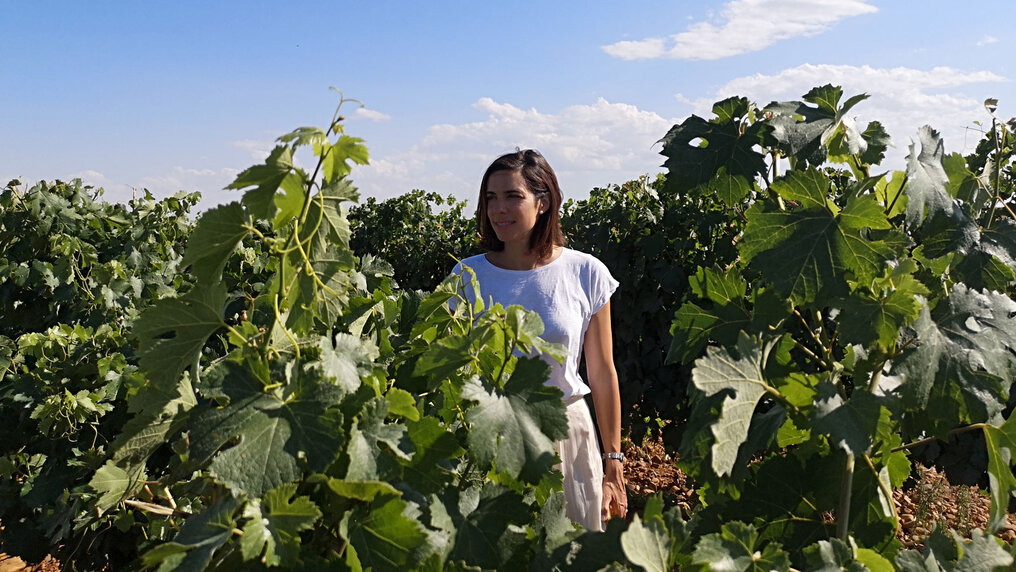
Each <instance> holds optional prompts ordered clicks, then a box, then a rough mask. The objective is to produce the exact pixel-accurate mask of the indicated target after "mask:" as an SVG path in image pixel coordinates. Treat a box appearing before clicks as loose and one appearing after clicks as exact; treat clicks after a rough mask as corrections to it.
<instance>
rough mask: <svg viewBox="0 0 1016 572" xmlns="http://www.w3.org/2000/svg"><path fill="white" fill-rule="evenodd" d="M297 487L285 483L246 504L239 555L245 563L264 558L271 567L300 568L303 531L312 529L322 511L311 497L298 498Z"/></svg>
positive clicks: (265, 562)
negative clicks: (296, 566) (260, 498)
mask: <svg viewBox="0 0 1016 572" xmlns="http://www.w3.org/2000/svg"><path fill="white" fill-rule="evenodd" d="M296 487H297V485H296V483H286V484H284V485H282V486H280V487H278V488H275V489H272V490H270V491H268V493H267V494H265V496H264V499H262V500H261V501H258V500H257V499H255V500H252V501H250V502H248V503H247V506H246V507H244V512H243V516H244V518H247V519H250V520H248V521H247V524H246V525H245V526H244V527H243V537H242V538H241V539H240V551H241V553H242V554H243V559H244V560H251V559H253V558H257V557H259V556H262V553H263V554H264V556H263V557H262V560H261V561H262V562H263V563H264V564H266V565H268V566H284V567H286V568H292V567H293V566H295V565H297V564H299V562H300V560H299V556H300V531H302V530H307V529H309V528H311V527H312V526H313V525H314V523H315V522H317V520H318V519H319V518H321V510H320V509H318V507H317V505H315V504H314V502H313V501H311V500H310V497H306V496H303V497H297V496H296Z"/></svg>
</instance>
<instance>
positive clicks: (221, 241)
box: [180, 202, 249, 284]
mask: <svg viewBox="0 0 1016 572" xmlns="http://www.w3.org/2000/svg"><path fill="white" fill-rule="evenodd" d="M246 223H247V219H246V217H245V216H244V213H243V207H241V206H240V203H235V202H234V203H229V204H225V205H220V206H217V207H215V208H211V209H208V210H207V211H205V214H203V215H201V218H199V219H198V222H197V225H195V226H194V232H193V233H191V236H190V239H189V240H188V242H187V250H186V252H184V255H183V260H182V261H181V262H180V264H182V265H183V266H188V265H190V267H191V271H192V272H194V275H195V276H197V278H198V282H201V283H204V284H214V283H216V282H218V281H219V280H221V278H222V269H223V267H225V265H226V260H228V259H229V257H230V256H231V255H232V254H233V251H235V250H236V247H237V245H239V244H240V241H242V240H243V239H244V237H246V236H247V234H248V232H249V231H248V230H247V229H246V228H245V227H244V225H245V224H246Z"/></svg>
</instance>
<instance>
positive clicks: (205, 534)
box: [141, 495, 240, 572]
mask: <svg viewBox="0 0 1016 572" xmlns="http://www.w3.org/2000/svg"><path fill="white" fill-rule="evenodd" d="M239 506H240V503H239V501H237V500H236V499H234V498H233V497H232V496H229V495H227V496H225V497H223V498H222V499H220V500H219V501H218V502H216V503H215V504H214V505H212V506H211V507H209V508H208V509H207V510H205V511H204V512H202V513H201V514H197V515H194V516H192V517H190V518H188V519H187V520H186V521H184V523H183V527H181V528H180V532H179V533H178V534H177V535H176V536H175V537H174V538H173V540H172V541H170V542H166V543H164V544H160V545H158V546H156V547H155V548H153V549H152V550H149V551H148V552H146V553H144V554H143V555H142V556H141V559H142V561H143V562H144V564H145V566H155V565H156V564H158V565H159V570H160V572H168V571H170V570H173V571H177V572H200V571H202V570H205V569H206V568H207V567H208V564H209V563H210V562H211V560H212V556H214V555H215V552H216V551H217V550H218V549H219V548H221V547H222V545H223V544H225V543H226V541H228V540H229V539H230V537H231V536H233V528H234V527H235V526H236V521H235V520H234V518H233V515H234V513H235V512H236V510H237V508H239Z"/></svg>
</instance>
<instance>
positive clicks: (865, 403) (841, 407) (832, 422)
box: [812, 382, 882, 456]
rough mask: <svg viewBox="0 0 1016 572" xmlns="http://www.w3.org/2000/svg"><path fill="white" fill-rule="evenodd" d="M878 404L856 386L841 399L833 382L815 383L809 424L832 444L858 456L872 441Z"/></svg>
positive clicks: (877, 400) (870, 394) (871, 395)
mask: <svg viewBox="0 0 1016 572" xmlns="http://www.w3.org/2000/svg"><path fill="white" fill-rule="evenodd" d="M881 407H882V399H881V398H879V397H877V396H876V395H874V394H872V393H869V392H867V391H864V390H861V389H857V390H855V391H854V393H853V395H851V396H850V398H849V399H843V398H842V397H840V395H839V393H837V391H836V386H835V385H833V384H832V383H830V382H823V383H820V384H819V386H818V396H817V399H816V401H815V407H814V409H813V413H812V427H813V428H814V429H815V430H817V431H821V432H822V433H825V434H826V435H829V441H830V443H832V444H833V445H835V446H838V447H841V448H843V449H844V450H845V451H847V452H849V453H852V454H853V455H855V456H860V455H862V454H863V453H864V452H865V451H867V450H868V447H870V446H871V444H872V440H873V437H874V435H875V431H876V429H877V428H878V419H879V412H880V409H881Z"/></svg>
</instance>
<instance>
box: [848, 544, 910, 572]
mask: <svg viewBox="0 0 1016 572" xmlns="http://www.w3.org/2000/svg"><path fill="white" fill-rule="evenodd" d="M854 558H855V559H856V560H857V562H858V563H859V564H861V566H863V567H864V568H863V569H865V570H870V571H871V572H896V568H895V567H893V563H892V562H890V561H889V559H887V558H886V557H885V556H882V555H881V554H879V553H878V552H876V551H875V550H872V549H871V548H858V549H856V550H855V551H854ZM908 570H909V569H908Z"/></svg>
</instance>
